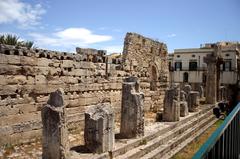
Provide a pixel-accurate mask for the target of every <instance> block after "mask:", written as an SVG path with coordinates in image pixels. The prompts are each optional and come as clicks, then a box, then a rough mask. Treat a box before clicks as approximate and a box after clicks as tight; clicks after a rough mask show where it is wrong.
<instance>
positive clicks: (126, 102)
mask: <svg viewBox="0 0 240 159" xmlns="http://www.w3.org/2000/svg"><path fill="white" fill-rule="evenodd" d="M139 87H140V86H139V81H138V79H137V77H129V78H126V79H125V80H124V82H123V86H122V110H121V128H120V134H121V136H122V137H124V138H133V137H138V136H143V135H144V106H143V103H144V94H143V93H142V92H140V88H139Z"/></svg>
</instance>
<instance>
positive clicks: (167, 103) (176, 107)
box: [163, 88, 180, 122]
mask: <svg viewBox="0 0 240 159" xmlns="http://www.w3.org/2000/svg"><path fill="white" fill-rule="evenodd" d="M179 120H180V103H179V89H178V88H170V89H167V90H166V94H165V98H164V107H163V121H169V122H173V121H179Z"/></svg>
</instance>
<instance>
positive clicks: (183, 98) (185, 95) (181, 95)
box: [180, 91, 187, 101]
mask: <svg viewBox="0 0 240 159" xmlns="http://www.w3.org/2000/svg"><path fill="white" fill-rule="evenodd" d="M186 100H187V93H186V92H184V91H180V101H186Z"/></svg>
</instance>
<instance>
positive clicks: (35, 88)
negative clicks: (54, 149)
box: [0, 35, 166, 145]
mask: <svg viewBox="0 0 240 159" xmlns="http://www.w3.org/2000/svg"><path fill="white" fill-rule="evenodd" d="M127 37H128V35H127ZM127 37H126V39H128V38H127ZM142 39H143V38H142ZM130 41H131V40H130ZM148 41H150V40H149V39H146V42H147V43H146V46H145V48H146V49H148V50H149V49H150V48H151V45H150V44H148ZM128 43H129V40H128ZM126 45H128V44H127V42H125V48H130V47H129V46H126ZM126 54H127V56H125V57H128V54H129V57H130V56H131V57H132V55H131V54H130V53H129V52H126V50H125V55H126ZM101 56H104V58H102V59H101ZM139 56H140V55H139ZM139 56H138V57H139ZM85 57H86V55H85V54H84V56H83V55H82V54H81V53H80V54H70V53H66V52H56V51H49V50H42V49H30V50H29V49H27V48H21V47H15V46H7V45H0V145H1V144H6V143H19V142H28V141H30V140H31V139H35V138H36V137H40V136H41V133H42V131H41V128H42V123H41V108H42V106H43V104H45V103H46V102H47V100H48V98H49V94H50V93H51V92H54V91H55V90H57V89H58V88H63V90H64V93H65V95H64V98H65V99H64V100H65V101H66V104H67V106H66V107H67V110H66V113H67V123H68V129H69V130H70V132H77V133H80V131H82V130H83V128H84V112H85V110H86V108H89V107H91V106H93V105H96V104H97V103H100V102H104V101H110V103H111V105H112V106H113V108H114V111H115V114H116V122H119V117H120V109H121V89H122V81H123V78H125V77H127V76H129V75H130V72H129V71H126V70H123V69H119V64H113V63H111V64H109V63H108V62H106V61H107V60H105V54H104V53H102V54H97V60H89V56H87V58H88V59H85ZM138 57H136V58H137V59H138ZM149 57H150V55H149ZM91 58H94V57H92V56H91ZM132 58H133V57H132ZM106 68H107V69H106ZM116 68H117V69H116ZM135 73H137V70H136V71H135ZM139 74H140V73H139ZM140 81H141V89H142V91H143V92H144V94H145V104H144V109H145V110H146V111H149V110H151V108H154V105H156V104H157V103H159V104H157V105H158V109H160V108H161V107H162V99H163V95H164V90H165V86H166V83H165V84H162V85H158V86H157V90H150V81H149V76H147V75H145V74H144V75H141V76H140Z"/></svg>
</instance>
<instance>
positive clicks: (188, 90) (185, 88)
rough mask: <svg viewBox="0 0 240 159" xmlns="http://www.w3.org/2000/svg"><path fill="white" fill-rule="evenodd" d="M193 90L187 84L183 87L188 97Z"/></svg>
mask: <svg viewBox="0 0 240 159" xmlns="http://www.w3.org/2000/svg"><path fill="white" fill-rule="evenodd" d="M191 90H192V87H191V86H190V85H188V84H186V85H185V86H184V87H183V91H184V92H186V93H187V95H188V94H189V92H190V91H191Z"/></svg>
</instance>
